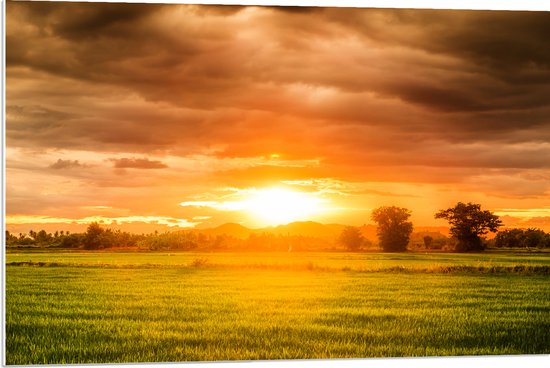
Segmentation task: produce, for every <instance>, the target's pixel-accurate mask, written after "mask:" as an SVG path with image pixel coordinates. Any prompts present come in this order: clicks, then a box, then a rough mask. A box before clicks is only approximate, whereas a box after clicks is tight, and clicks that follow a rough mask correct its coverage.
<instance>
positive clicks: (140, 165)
mask: <svg viewBox="0 0 550 368" xmlns="http://www.w3.org/2000/svg"><path fill="white" fill-rule="evenodd" d="M109 161H112V162H113V163H114V167H115V168H116V169H164V168H167V167H168V166H167V165H166V164H164V163H162V162H160V161H150V160H149V159H148V158H111V159H109Z"/></svg>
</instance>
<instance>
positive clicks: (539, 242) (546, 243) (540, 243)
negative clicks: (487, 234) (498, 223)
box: [490, 228, 550, 248]
mask: <svg viewBox="0 0 550 368" xmlns="http://www.w3.org/2000/svg"><path fill="white" fill-rule="evenodd" d="M490 245H492V246H494V247H495V248H550V233H545V232H544V231H543V230H541V229H534V228H529V229H526V230H524V229H507V230H503V231H499V232H498V233H497V235H496V236H495V238H494V239H492V241H491V244H490Z"/></svg>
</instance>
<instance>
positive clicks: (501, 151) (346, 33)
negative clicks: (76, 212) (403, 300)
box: [6, 2, 550, 216]
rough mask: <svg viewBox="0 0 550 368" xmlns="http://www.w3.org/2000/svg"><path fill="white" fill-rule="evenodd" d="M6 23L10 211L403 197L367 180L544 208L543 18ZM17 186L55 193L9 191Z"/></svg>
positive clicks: (181, 11)
mask: <svg viewBox="0 0 550 368" xmlns="http://www.w3.org/2000/svg"><path fill="white" fill-rule="evenodd" d="M6 14H7V23H6V50H7V53H6V92H7V94H6V142H7V146H8V148H13V149H17V150H18V152H20V154H19V155H18V156H17V159H15V158H13V157H11V158H10V157H8V163H7V168H8V170H9V175H8V179H7V181H8V186H9V188H10V189H9V198H8V201H7V202H8V206H9V209H10V211H12V210H13V211H15V210H18V211H22V212H24V213H28V212H29V211H32V210H33V207H35V206H34V205H33V203H39V204H40V206H41V211H42V212H40V213H46V212H47V211H58V212H62V210H61V206H58V207H59V208H57V209H56V205H55V204H56V201H59V200H60V199H59V198H61V197H60V196H61V193H57V191H56V189H55V186H57V187H59V188H65V189H66V190H68V191H69V192H70V193H71V198H72V200H71V201H69V200H67V203H69V202H70V203H71V204H70V205H67V207H66V208H65V207H63V208H64V209H63V210H64V211H68V208H70V206H72V205H77V204H78V206H77V207H81V206H83V205H85V204H89V203H92V202H90V201H89V200H90V197H93V196H96V197H98V196H104V197H105V198H107V199H110V200H112V201H119V203H117V204H116V205H113V207H117V208H128V210H129V211H134V210H135V211H138V212H139V211H141V212H147V213H148V214H150V215H162V213H151V212H154V211H155V210H153V209H152V208H154V207H155V206H154V205H152V200H151V199H150V198H157V201H163V205H162V211H167V212H170V215H171V216H172V215H173V216H177V214H178V212H177V211H178V210H181V209H182V207H181V206H178V205H177V204H178V203H179V202H180V201H181V199H178V198H181V197H182V195H187V194H192V193H187V192H192V191H194V190H197V188H198V190H201V191H204V190H209V189H210V188H211V187H222V186H235V187H239V188H249V187H254V186H256V187H260V186H262V185H269V184H272V183H274V182H280V181H287V182H291V181H294V182H300V181H305V180H312V179H313V180H334V181H337V182H340V183H359V184H358V185H357V187H356V188H354V189H353V190H352V189H350V192H349V193H356V194H357V196H358V197H359V196H360V195H361V193H362V194H363V197H369V198H372V196H374V195H375V194H376V193H377V194H378V195H379V196H381V197H388V196H391V197H396V194H397V193H395V191H386V190H384V188H383V186H376V187H372V188H371V187H368V186H362V184H361V183H371V182H373V183H420V184H438V185H441V186H446V185H453V186H455V187H456V188H460V189H461V190H462V191H464V192H468V193H470V192H473V191H478V192H479V193H483V195H485V196H486V197H490V196H497V197H499V198H506V199H507V200H510V199H525V198H538V199H539V200H540V199H541V198H546V197H545V196H546V195H547V194H546V193H548V188H549V185H548V184H546V183H547V181H545V179H544V178H541V176H540V175H542V176H543V177H545V176H544V171H545V170H547V169H548V165H549V163H548V160H547V159H546V157H549V155H550V147H549V146H548V141H549V140H550V122H549V120H548V117H549V116H550V101H549V100H548V96H549V95H550V51H549V49H548V47H547V43H548V41H547V35H548V34H549V33H550V29H549V27H550V14H549V13H548V12H502V11H452V10H447V11H442V10H407V9H397V10H392V9H358V8H321V7H315V8H305V7H300V8H296V7H290V8H286V7H258V6H256V7H248V6H244V7H234V6H201V5H159V4H107V3H55V2H46V3H41V2H8V3H7V4H6ZM62 151H63V152H67V154H66V155H61V154H58V153H59V152H62ZM77 151H80V152H86V153H85V154H82V156H71V155H69V153H74V152H77ZM10 152H11V151H10ZM272 155H279V157H277V156H272ZM8 156H9V155H8ZM38 159H40V161H38ZM56 160H57V161H56ZM105 160H109V161H107V162H108V163H109V165H110V166H112V167H106V165H105ZM35 162H36V163H37V162H40V165H42V166H41V167H38V166H40V165H38V164H36V165H34V164H32V163H35ZM52 162H53V164H52ZM84 162H85V163H86V164H84ZM85 165H91V166H90V167H87V168H88V169H87V170H75V169H78V168H83V167H85ZM113 167H114V168H115V169H116V170H112V168H113ZM46 168H50V169H57V170H55V171H54V170H46ZM69 169H72V170H69ZM125 169H144V170H127V171H128V175H116V173H117V172H119V173H120V172H126V171H125ZM145 169H163V170H145ZM40 170H44V171H47V172H42V171H40ZM539 174H540V175H539ZM48 175H52V176H55V179H53V178H52V177H50V176H48ZM537 175H539V176H537ZM29 180H30V181H31V182H33V183H38V182H48V180H49V182H51V183H55V185H54V184H52V186H51V187H50V185H45V186H46V187H48V190H44V194H38V193H32V194H31V193H30V191H29V192H25V191H24V190H22V189H18V188H17V187H18V185H24V183H25V182H28V181H29ZM21 188H26V187H25V186H23V187H21ZM82 188H87V190H88V191H90V193H83V192H82ZM90 188H93V189H90ZM182 188H183V189H182ZM331 189H334V188H331ZM347 189H349V188H347ZM178 190H179V191H186V193H183V194H182V193H178ZM327 190H328V189H327ZM334 190H337V189H334ZM140 191H141V193H138V192H140ZM342 192H344V191H342ZM52 193H54V194H52ZM369 193H370V194H369ZM388 193H389V195H388V196H387V195H385V194H388ZM406 195H411V196H412V197H414V196H415V195H413V194H412V193H407V194H406ZM145 196H148V197H149V198H148V199H147V198H143V197H145ZM412 197H411V198H412ZM486 197H485V198H486ZM117 198H124V199H125V200H127V201H128V202H129V203H131V204H130V205H128V206H125V205H123V204H122V203H121V202H122V199H117ZM140 198H143V199H140ZM158 198H162V199H158ZM354 198H355V197H354ZM406 198H409V197H406ZM212 200H213V201H217V202H216V203H218V202H219V203H223V200H220V199H217V198H213V199H212ZM72 201H74V203H73V202H72ZM78 201H82V202H83V203H85V204H83V203H77V202H78ZM94 203H95V202H94ZM102 203H103V202H102ZM105 203H109V204H110V205H111V202H108V201H106V202H105ZM365 206H367V204H365ZM129 207H132V208H131V209H130V208H129ZM174 207H176V208H177V209H176V208H174ZM187 209H189V208H187ZM159 212H161V210H159Z"/></svg>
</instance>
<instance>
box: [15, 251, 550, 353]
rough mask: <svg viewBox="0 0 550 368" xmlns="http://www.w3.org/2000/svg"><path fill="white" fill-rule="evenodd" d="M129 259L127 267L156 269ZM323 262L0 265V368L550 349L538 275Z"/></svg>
mask: <svg viewBox="0 0 550 368" xmlns="http://www.w3.org/2000/svg"><path fill="white" fill-rule="evenodd" d="M8 256H13V255H8ZM142 256H143V257H145V258H144V259H140V260H139V262H135V263H137V264H139V265H142V266H143V265H148V264H149V265H150V264H156V263H157V262H156V259H155V258H150V257H148V255H142ZM333 256H334V255H333V254H329V253H327V254H325V257H326V258H327V259H328V261H326V262H323V258H322V257H321V254H318V255H317V257H316V258H315V259H314V260H313V261H310V262H312V263H311V265H312V267H309V269H308V267H307V265H308V263H307V262H302V260H300V262H299V263H296V264H302V265H303V266H304V269H292V268H289V267H287V268H285V267H286V266H288V265H293V264H295V263H292V262H282V260H283V258H282V257H281V258H279V259H275V261H273V262H272V263H271V264H272V265H279V266H281V267H280V268H269V267H265V268H260V267H249V268H239V267H212V264H213V263H214V264H222V265H223V264H225V265H231V264H233V265H239V264H241V265H242V264H254V262H256V261H258V259H259V258H253V259H251V258H246V257H244V259H245V261H243V258H240V256H239V255H233V256H232V257H234V258H231V255H227V258H226V259H225V263H223V262H220V258H215V257H213V256H212V255H196V254H194V255H189V256H188V257H187V258H185V260H183V259H180V260H177V261H170V262H165V263H164V266H167V265H168V266H169V265H172V266H173V267H164V266H163V267H141V266H140V267H135V268H124V267H117V266H116V264H117V263H118V264H119V265H120V264H131V262H129V261H130V260H129V259H127V258H126V259H122V258H118V257H123V256H121V255H115V256H113V257H114V258H113V259H111V266H108V265H107V266H102V267H80V266H79V265H78V262H75V264H73V265H69V266H65V267H55V266H52V265H51V264H49V265H47V266H46V265H44V267H21V266H20V267H8V268H7V271H6V272H7V279H6V282H7V284H6V286H7V290H6V292H7V298H6V331H7V336H6V341H7V346H6V358H7V363H8V364H31V363H32V364H38V363H108V362H163V361H198V360H242V359H294V358H345V357H388V356H430V355H469V354H475V355H479V354H530V353H550V282H549V281H550V279H549V276H547V275H541V274H533V273H530V274H526V273H521V272H518V273H484V272H454V273H441V272H433V273H426V272H387V270H386V271H380V272H357V271H354V270H353V269H354V268H357V267H359V264H356V263H354V260H353V259H352V260H350V259H344V260H342V259H337V260H333V259H331V257H333ZM22 257H24V258H27V261H28V260H29V259H28V258H29V255H23V256H22ZM31 257H32V258H34V255H31ZM54 257H55V255H54ZM154 257H159V258H160V257H165V258H170V259H172V258H178V256H175V257H166V256H161V255H156V256H154ZM201 257H205V258H206V259H208V261H206V262H203V261H197V262H196V264H193V263H194V262H193V260H194V259H197V260H201V259H202V258H201ZM256 257H260V255H257V256H256ZM264 257H267V255H264ZM285 257H287V256H285ZM449 257H451V256H449ZM32 258H31V259H32ZM84 258H85V261H86V262H87V263H93V262H91V261H93V260H94V257H93V255H89V256H87V257H84ZM458 258H459V262H457V263H455V265H460V264H462V262H461V259H460V257H458ZM97 259H98V261H99V262H105V261H106V260H108V259H106V258H102V256H99V257H97ZM134 259H135V258H134ZM262 259H264V263H265V264H267V265H269V264H270V263H269V262H267V261H265V259H266V258H262ZM284 259H286V258H284ZM35 260H36V261H37V262H38V260H37V259H36V258H35ZM10 261H11V262H14V261H17V259H14V258H11V259H10V257H8V262H10ZM42 261H44V262H45V261H46V258H44V259H43V260H42ZM50 261H51V262H53V261H54V259H52V258H50ZM55 261H56V262H58V261H63V259H57V260H55ZM73 261H74V259H73ZM123 261H124V262H126V263H123ZM251 261H252V262H251ZM393 261H396V260H387V262H388V266H389V267H393V265H394V264H393V263H392V262H393ZM416 261H417V264H420V265H423V264H424V263H423V262H422V261H421V260H420V259H416ZM33 262H34V261H33ZM376 262H380V264H379V266H381V267H384V264H383V263H384V259H381V260H377V261H376ZM107 263H109V262H107ZM448 264H449V265H452V262H448ZM470 264H471V263H470ZM493 264H494V263H493ZM537 264H538V263H537ZM174 265H176V267H174ZM177 265H181V266H177ZM346 265H348V266H347V267H351V268H352V269H351V270H345V271H342V268H343V267H346ZM350 265H351V266H350ZM508 265H509V266H511V265H512V263H509V264H508ZM283 266H285V267H283ZM408 266H409V267H410V265H408ZM323 267H328V269H327V270H324V269H323ZM422 267H425V266H422ZM471 267H478V266H475V265H473V264H471ZM335 271H338V272H335Z"/></svg>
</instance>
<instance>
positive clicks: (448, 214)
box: [435, 202, 502, 252]
mask: <svg viewBox="0 0 550 368" xmlns="http://www.w3.org/2000/svg"><path fill="white" fill-rule="evenodd" d="M435 218H436V219H445V220H447V221H448V222H449V224H450V225H451V234H452V236H453V237H454V238H456V239H457V241H458V242H457V245H456V250H457V251H458V252H469V251H480V250H483V249H484V246H483V242H482V239H481V236H483V235H485V234H487V233H488V232H489V231H490V232H493V233H495V232H497V231H498V227H499V226H502V221H501V220H500V219H499V218H498V216H497V215H494V214H493V213H491V212H490V211H482V210H481V205H479V204H475V203H471V202H469V203H467V204H464V203H462V202H458V203H457V204H456V206H454V207H452V208H448V209H446V210H440V211H439V212H437V213H436V214H435Z"/></svg>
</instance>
